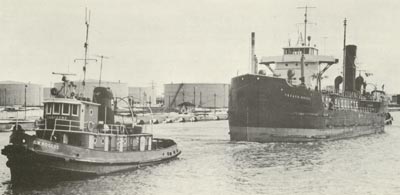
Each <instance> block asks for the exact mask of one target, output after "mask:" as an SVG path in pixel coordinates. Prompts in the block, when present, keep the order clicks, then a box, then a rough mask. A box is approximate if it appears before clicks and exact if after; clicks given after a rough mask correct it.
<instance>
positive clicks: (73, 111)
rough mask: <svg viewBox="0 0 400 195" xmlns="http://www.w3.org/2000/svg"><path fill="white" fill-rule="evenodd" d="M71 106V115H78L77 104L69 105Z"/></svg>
mask: <svg viewBox="0 0 400 195" xmlns="http://www.w3.org/2000/svg"><path fill="white" fill-rule="evenodd" d="M71 107H72V116H78V105H71Z"/></svg>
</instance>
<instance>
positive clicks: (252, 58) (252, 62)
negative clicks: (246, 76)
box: [250, 32, 258, 74]
mask: <svg viewBox="0 0 400 195" xmlns="http://www.w3.org/2000/svg"><path fill="white" fill-rule="evenodd" d="M255 45H256V34H255V33H254V32H251V52H250V55H251V56H250V66H251V67H250V71H251V74H257V72H258V67H257V59H256V55H255V52H254V48H255Z"/></svg>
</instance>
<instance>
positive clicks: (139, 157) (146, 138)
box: [2, 81, 181, 183]
mask: <svg viewBox="0 0 400 195" xmlns="http://www.w3.org/2000/svg"><path fill="white" fill-rule="evenodd" d="M65 82H66V84H65V85H64V86H67V85H68V84H67V82H68V81H65ZM53 89H55V88H53ZM54 91H56V90H53V92H54ZM53 95H55V97H53V98H51V99H48V100H45V101H44V114H43V120H42V121H40V123H39V129H37V130H36V133H35V135H29V134H27V133H25V132H24V130H23V129H18V128H17V129H16V130H14V131H13V132H12V134H11V136H10V144H9V145H7V146H5V148H4V149H3V150H2V154H3V155H5V156H7V158H8V162H7V166H8V167H9V168H10V170H11V181H12V182H13V183H20V182H27V183H30V182H33V181H35V180H37V179H39V180H48V179H50V180H58V179H67V178H68V179H69V178H76V177H83V176H92V175H103V174H108V173H113V172H118V171H124V170H129V169H134V168H138V167H140V166H145V165H152V164H156V163H160V162H163V161H167V160H170V159H173V158H176V157H177V156H178V155H179V154H180V153H181V151H180V150H179V149H178V148H177V144H176V143H175V142H174V141H173V140H170V139H159V138H154V137H153V135H152V134H149V133H142V127H141V126H136V125H134V123H131V124H125V125H124V124H119V123H118V122H116V123H115V122H114V114H113V107H112V102H113V94H112V92H111V90H110V89H109V88H105V87H96V88H95V89H94V93H93V101H90V99H89V98H83V97H76V96H74V93H73V92H71V94H70V95H69V96H66V95H58V94H55V93H53Z"/></svg>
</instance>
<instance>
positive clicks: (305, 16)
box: [297, 5, 316, 46]
mask: <svg viewBox="0 0 400 195" xmlns="http://www.w3.org/2000/svg"><path fill="white" fill-rule="evenodd" d="M310 8H316V7H308V6H307V5H306V6H305V7H297V9H305V12H304V46H307V23H308V20H307V11H308V9H310Z"/></svg>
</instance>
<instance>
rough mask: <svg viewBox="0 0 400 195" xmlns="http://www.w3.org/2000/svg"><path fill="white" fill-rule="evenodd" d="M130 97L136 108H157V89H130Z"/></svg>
mask: <svg viewBox="0 0 400 195" xmlns="http://www.w3.org/2000/svg"><path fill="white" fill-rule="evenodd" d="M128 94H129V96H130V97H132V98H133V100H134V103H135V106H143V107H144V106H147V105H150V106H155V105H156V104H157V101H156V98H157V97H156V96H157V95H156V89H155V87H129V92H128Z"/></svg>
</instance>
